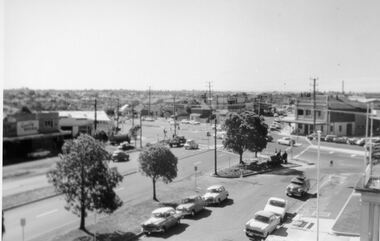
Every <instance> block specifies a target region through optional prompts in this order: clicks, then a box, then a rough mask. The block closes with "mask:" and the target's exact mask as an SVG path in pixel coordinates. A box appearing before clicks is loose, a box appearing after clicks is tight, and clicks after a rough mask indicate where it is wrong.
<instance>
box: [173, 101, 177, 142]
mask: <svg viewBox="0 0 380 241" xmlns="http://www.w3.org/2000/svg"><path fill="white" fill-rule="evenodd" d="M173 115H174V135H175V136H176V135H177V116H176V114H175V96H174V97H173Z"/></svg>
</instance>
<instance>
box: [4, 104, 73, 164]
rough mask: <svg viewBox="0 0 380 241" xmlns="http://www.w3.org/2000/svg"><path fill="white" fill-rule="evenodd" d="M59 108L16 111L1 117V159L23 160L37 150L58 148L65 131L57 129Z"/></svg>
mask: <svg viewBox="0 0 380 241" xmlns="http://www.w3.org/2000/svg"><path fill="white" fill-rule="evenodd" d="M58 123H59V117H58V112H37V113H32V112H29V111H19V112H17V113H15V114H13V115H7V116H5V117H4V119H3V130H4V132H3V150H4V151H3V160H4V163H5V164H9V163H12V162H13V160H14V159H20V158H21V159H22V160H25V159H27V158H30V157H33V156H35V154H36V153H37V154H38V153H42V152H43V153H46V155H50V154H55V153H57V152H59V151H60V149H61V147H62V145H63V139H64V138H65V136H67V135H68V133H67V132H64V131H61V130H60V129H59V124H58Z"/></svg>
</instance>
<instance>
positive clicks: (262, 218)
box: [244, 210, 280, 239]
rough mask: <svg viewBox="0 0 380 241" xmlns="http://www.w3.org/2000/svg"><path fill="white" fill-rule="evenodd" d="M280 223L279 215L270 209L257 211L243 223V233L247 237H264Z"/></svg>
mask: <svg viewBox="0 0 380 241" xmlns="http://www.w3.org/2000/svg"><path fill="white" fill-rule="evenodd" d="M279 224H280V217H279V216H277V215H276V214H275V213H273V212H270V211H264V210H262V211H258V212H257V213H255V216H254V217H253V218H252V219H251V220H249V221H248V222H247V223H246V224H245V229H244V231H245V234H246V235H247V236H248V237H252V238H254V237H261V238H264V239H265V238H266V237H268V235H269V234H270V233H272V232H273V231H274V230H275V229H276V228H277V226H278V225H279Z"/></svg>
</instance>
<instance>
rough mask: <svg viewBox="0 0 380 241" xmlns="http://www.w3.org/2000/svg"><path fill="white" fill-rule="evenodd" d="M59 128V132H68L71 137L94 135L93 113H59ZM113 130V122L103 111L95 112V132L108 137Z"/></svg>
mask: <svg viewBox="0 0 380 241" xmlns="http://www.w3.org/2000/svg"><path fill="white" fill-rule="evenodd" d="M58 113H59V126H60V129H61V130H64V131H70V133H71V135H72V136H73V137H75V136H78V135H79V134H80V133H87V134H90V135H92V134H94V132H95V112H94V111H59V112H58ZM113 128H114V122H113V121H112V120H111V119H110V118H109V117H108V116H107V114H106V113H105V112H104V111H96V131H104V132H105V133H106V134H107V135H110V134H111V133H112V131H113Z"/></svg>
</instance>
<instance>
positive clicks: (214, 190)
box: [208, 188, 220, 193]
mask: <svg viewBox="0 0 380 241" xmlns="http://www.w3.org/2000/svg"><path fill="white" fill-rule="evenodd" d="M208 192H211V193H219V192H220V191H219V189H217V188H213V189H209V190H208Z"/></svg>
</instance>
